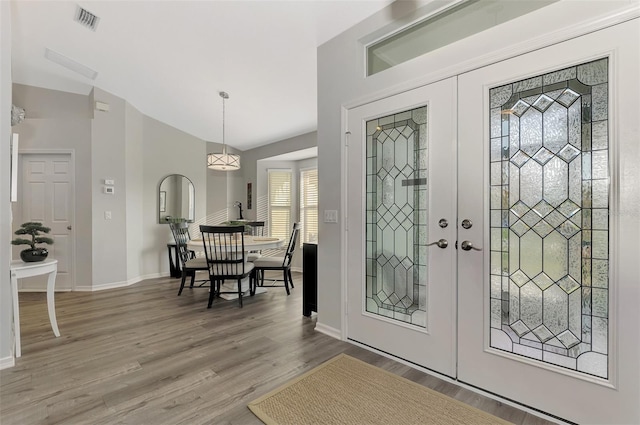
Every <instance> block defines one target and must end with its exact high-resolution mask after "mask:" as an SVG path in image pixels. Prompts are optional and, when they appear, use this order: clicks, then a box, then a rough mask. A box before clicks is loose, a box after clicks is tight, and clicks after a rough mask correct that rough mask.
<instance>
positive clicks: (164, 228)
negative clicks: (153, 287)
mask: <svg viewBox="0 0 640 425" xmlns="http://www.w3.org/2000/svg"><path fill="white" fill-rule="evenodd" d="M142 133H143V152H144V158H143V163H142V164H139V166H141V167H142V169H143V188H142V199H143V205H142V217H143V219H142V233H143V244H142V250H141V251H140V252H138V253H137V255H139V256H140V257H141V262H142V264H141V266H142V271H141V275H142V277H152V276H156V275H157V274H158V273H160V274H167V273H168V272H169V264H168V261H167V248H166V244H167V242H169V241H171V240H172V238H173V237H172V236H171V231H170V230H169V226H168V225H167V224H159V223H158V190H159V187H160V182H161V181H162V179H164V178H165V177H166V176H168V175H169V174H182V175H183V176H186V177H188V178H189V180H191V181H192V182H193V186H194V188H195V204H196V216H195V220H196V221H200V220H202V219H203V218H204V217H205V216H206V213H207V168H206V149H207V147H206V145H207V143H205V142H204V141H202V140H201V139H198V138H197V137H194V136H191V135H190V134H187V133H185V132H182V131H180V130H178V129H175V128H173V127H170V126H168V125H166V124H164V123H162V122H160V121H157V120H154V119H153V118H149V117H147V116H144V115H143V121H142ZM214 183H215V182H214ZM131 255H135V254H134V253H133V252H132V253H131Z"/></svg>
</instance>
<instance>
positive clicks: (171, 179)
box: [158, 174, 196, 224]
mask: <svg viewBox="0 0 640 425" xmlns="http://www.w3.org/2000/svg"><path fill="white" fill-rule="evenodd" d="M195 215H196V191H195V188H194V187H193V183H192V182H191V180H189V179H188V178H187V177H185V176H183V175H181V174H171V175H169V176H167V177H165V178H164V179H163V180H162V181H161V182H160V189H159V191H158V222H159V223H160V224H163V223H168V222H169V221H170V220H179V219H184V220H186V221H187V222H193V220H195Z"/></svg>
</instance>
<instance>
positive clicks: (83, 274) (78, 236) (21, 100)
mask: <svg viewBox="0 0 640 425" xmlns="http://www.w3.org/2000/svg"><path fill="white" fill-rule="evenodd" d="M13 103H14V104H16V105H17V106H20V107H22V108H25V110H26V118H25V120H24V121H23V122H22V123H20V124H18V125H16V126H15V127H13V131H14V132H16V133H18V134H19V135H20V150H21V151H23V150H29V149H36V150H50V149H65V150H72V151H73V152H74V154H75V165H74V167H75V185H74V187H75V193H74V195H75V201H76V208H75V211H74V228H73V232H74V235H75V244H76V245H75V258H74V260H73V261H74V263H75V266H76V268H75V270H76V274H75V284H76V287H87V286H88V287H90V286H91V285H92V275H93V273H92V266H93V264H92V263H93V246H92V245H93V243H92V239H93V230H92V229H93V224H92V221H93V218H92V210H93V208H92V198H93V194H92V166H91V161H92V160H91V107H90V100H89V96H84V95H79V94H72V93H65V92H60V91H56V90H48V89H43V88H38V87H31V86H25V85H22V84H14V85H13ZM16 211H17V205H14V212H16ZM19 224H20V223H14V227H15V226H19Z"/></svg>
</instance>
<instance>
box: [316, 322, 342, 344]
mask: <svg viewBox="0 0 640 425" xmlns="http://www.w3.org/2000/svg"><path fill="white" fill-rule="evenodd" d="M315 330H316V331H317V332H320V333H321V334H325V335H327V336H330V337H331V338H335V339H339V340H342V332H341V331H340V329H336V328H332V327H331V326H327V325H324V324H322V323H319V322H316V327H315Z"/></svg>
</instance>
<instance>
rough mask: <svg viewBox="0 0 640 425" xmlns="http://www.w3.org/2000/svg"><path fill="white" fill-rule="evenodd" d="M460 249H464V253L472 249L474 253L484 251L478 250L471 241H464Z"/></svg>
mask: <svg viewBox="0 0 640 425" xmlns="http://www.w3.org/2000/svg"><path fill="white" fill-rule="evenodd" d="M460 248H462V250H463V251H471V250H472V249H473V250H474V251H482V248H476V247H475V246H473V244H472V243H471V242H469V241H462V244H460Z"/></svg>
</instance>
